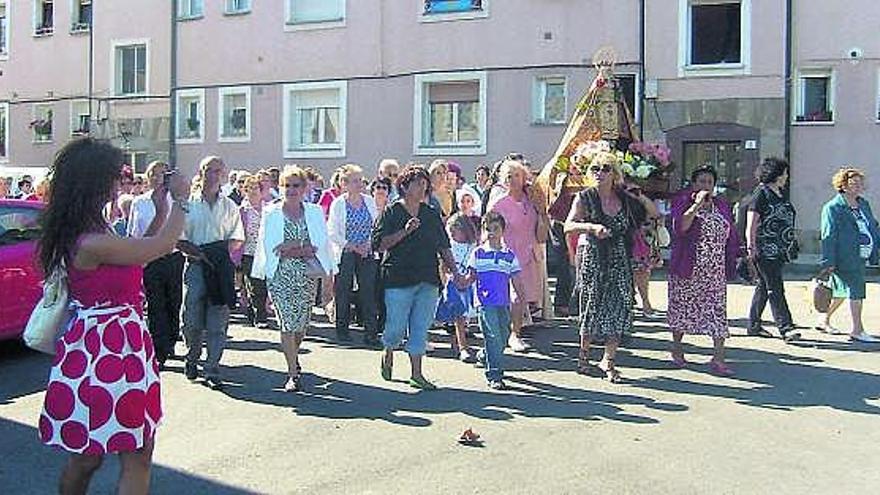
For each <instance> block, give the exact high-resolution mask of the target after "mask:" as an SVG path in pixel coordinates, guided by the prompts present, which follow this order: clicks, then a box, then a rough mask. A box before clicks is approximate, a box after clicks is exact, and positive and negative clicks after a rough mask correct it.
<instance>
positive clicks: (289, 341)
mask: <svg viewBox="0 0 880 495" xmlns="http://www.w3.org/2000/svg"><path fill="white" fill-rule="evenodd" d="M307 181H308V177H307V176H306V173H305V171H303V169H301V168H299V167H297V166H295V165H293V166H288V167H285V168H284V171H283V172H282V173H281V177H280V178H279V184H280V186H281V192H282V200H281V202H280V203H272V204H270V205H267V206H266V207H265V208H264V209H263V218H262V219H261V221H260V231H259V235H258V241H257V251H256V253H255V255H254V267H253V273H252V274H253V276H254V277H256V278H261V279H265V280H266V283H267V286H268V288H269V295H270V296H271V297H272V302H273V304H274V306H275V315H276V317H277V319H278V325H279V329H280V330H281V349H282V351H283V352H284V358H285V359H286V360H287V372H288V380H287V383H286V384H285V385H284V390H285V391H286V392H298V391H300V390H302V382H301V376H302V375H301V371H302V368H301V366H300V365H299V359H298V354H299V347H300V345H301V344H302V341H303V338H304V337H305V335H306V329H307V328H308V326H309V319H310V317H311V314H312V302H313V301H314V300H315V292H316V290H317V277H318V276H320V274H314V273H310V272H311V271H312V269H311V268H310V267H314V268H315V269H317V270H318V271H320V272H322V273H323V274H325V275H326V274H331V273H333V272H335V271H336V266H335V265H334V263H333V254H332V253H331V252H330V242H329V238H328V235H327V225H326V223H325V222H324V211H323V210H322V209H321V207H320V206H318V205H315V204H312V203H308V202H306V201H305V196H304V194H305V191H306V182H307Z"/></svg>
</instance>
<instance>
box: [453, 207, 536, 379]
mask: <svg viewBox="0 0 880 495" xmlns="http://www.w3.org/2000/svg"><path fill="white" fill-rule="evenodd" d="M506 226H507V223H506V222H505V221H504V217H503V216H501V215H500V214H499V213H497V212H494V211H493V212H489V213H487V214H486V215H485V216H484V217H483V232H484V233H485V237H486V241H485V242H484V243H483V244H482V245H480V246H479V247H478V248H477V249H475V250H474V252H473V253H471V256H470V259H469V260H468V265H467V266H468V279H469V280H470V281H471V282H473V281H476V282H477V287H476V292H477V301H476V303H477V308H478V315H479V320H480V330H481V331H482V332H483V340H484V341H485V350H484V351H483V353H482V356H481V360H482V361H483V364H484V365H485V367H486V379H487V380H488V381H489V387H490V388H492V389H494V390H504V389H505V388H506V387H505V385H504V381H503V377H504V369H503V367H502V365H501V359H502V357H503V356H504V347H505V345H507V337H508V335H509V333H510V286H511V285H513V289H514V290H515V291H516V293H517V295H520V296H521V295H524V294H525V288H524V287H523V285H522V280H520V277H519V273H520V265H519V261H518V260H517V259H516V255H514V254H513V251H511V250H510V249H509V248H507V247H506V246H505V245H504V229H505V228H506Z"/></svg>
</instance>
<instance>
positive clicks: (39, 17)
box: [32, 0, 58, 38]
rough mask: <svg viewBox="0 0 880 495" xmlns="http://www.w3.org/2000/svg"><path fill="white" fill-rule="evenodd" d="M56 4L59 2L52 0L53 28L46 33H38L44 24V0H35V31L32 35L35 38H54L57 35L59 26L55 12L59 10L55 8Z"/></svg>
mask: <svg viewBox="0 0 880 495" xmlns="http://www.w3.org/2000/svg"><path fill="white" fill-rule="evenodd" d="M56 2H58V0H52V28H51V29H48V30H46V31H42V32H38V31H37V30H38V29H42V28H41V27H40V24H42V21H43V9H42V7H43V0H33V11H34V15H33V21H34V22H33V25H34V29H33V31H32V33H33V35H34V38H43V37H46V36H52V35H53V34H55V27H56V26H57V25H58V19H57V18H56V17H57V16H56V15H55V12H56V11H57V10H58V9H56V8H55V7H56V5H55V3H56Z"/></svg>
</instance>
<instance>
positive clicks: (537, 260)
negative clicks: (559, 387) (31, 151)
mask: <svg viewBox="0 0 880 495" xmlns="http://www.w3.org/2000/svg"><path fill="white" fill-rule="evenodd" d="M122 156H123V155H122V153H121V152H120V151H119V150H118V149H116V148H114V147H112V146H110V145H109V144H106V143H103V142H100V141H97V140H93V139H90V138H84V139H79V140H76V141H73V142H71V143H70V144H68V145H67V146H65V147H64V148H63V149H62V150H61V151H60V152H59V154H58V156H57V157H56V159H55V162H54V163H53V165H52V167H51V172H50V180H51V182H49V183H48V184H47V188H46V192H45V193H44V194H45V195H44V197H43V200H45V201H46V203H47V206H46V210H45V215H44V221H43V235H42V239H41V241H40V245H39V246H40V249H39V261H40V264H41V266H42V268H43V270H44V273H46V274H50V273H54V272H56V271H58V270H61V271H62V272H63V273H66V276H67V280H68V285H69V290H70V297H71V300H72V302H73V305H74V306H75V308H76V310H75V315H74V317H73V319H72V321H71V323H70V324H69V326H68V327H67V328H66V330H65V331H64V332H63V337H62V338H61V339H60V340H59V341H58V345H57V347H56V351H57V352H56V356H55V360H54V363H53V366H52V369H51V372H50V377H49V384H48V388H47V392H46V397H45V404H44V408H43V412H42V414H41V416H40V419H39V431H40V436H41V438H42V441H43V442H44V443H46V444H49V445H55V446H59V447H61V448H63V449H64V450H66V451H68V452H70V453H72V454H73V455H72V456H71V459H70V461H69V463H68V465H67V466H66V468H65V470H64V472H63V474H62V479H61V487H62V492H64V493H81V492H84V491H85V488H86V487H87V485H88V482H89V479H90V478H91V475H92V474H93V473H94V471H95V470H96V469H97V468H98V467H99V466H100V464H101V462H102V459H103V456H104V454H108V453H118V454H120V457H121V459H122V464H121V466H122V476H121V477H120V482H119V483H120V489H125V490H129V491H127V493H128V492H130V493H143V492H145V491H146V487H147V486H148V480H149V466H150V458H151V452H152V446H153V440H154V434H155V430H156V428H157V426H158V425H159V424H160V422H161V420H162V404H161V392H160V382H161V381H160V371H161V370H162V369H163V368H164V365H165V362H166V360H168V359H170V358H172V357H173V356H174V347H175V344H176V343H177V342H178V340H179V338H180V335H181V334H182V337H183V343H184V346H185V349H186V352H185V356H183V359H184V373H185V375H186V377H187V378H188V379H190V380H193V381H195V380H197V379H198V378H199V376H200V375H201V376H203V377H204V380H205V382H206V383H207V384H209V385H210V386H211V387H212V388H215V389H220V388H222V387H223V386H224V382H223V371H222V366H221V363H222V357H223V352H224V349H225V347H226V340H227V332H228V326H229V322H230V313H231V312H232V311H234V310H239V311H241V312H242V313H243V315H244V316H245V317H246V319H247V323H248V324H249V325H253V326H255V327H258V328H264V329H275V330H277V331H278V333H279V334H280V345H281V350H282V351H283V353H284V356H285V358H286V361H287V377H286V381H285V383H284V384H283V389H284V390H285V391H286V392H292V393H295V392H297V391H300V390H302V389H303V381H302V375H303V365H302V363H301V362H300V360H299V348H300V346H301V345H302V342H303V338H304V336H305V335H306V332H307V331H308V328H309V325H310V322H311V321H312V319H313V315H314V314H316V313H320V312H321V311H318V312H316V311H314V310H315V309H316V308H320V309H321V310H322V311H323V312H324V313H325V314H326V316H327V318H328V320H329V321H330V322H332V324H333V325H334V328H335V336H336V338H337V339H338V340H339V341H340V342H349V341H351V340H352V333H351V331H352V327H353V325H354V324H355V323H357V324H358V325H359V326H361V327H363V345H365V346H367V347H369V348H373V349H376V350H377V351H381V352H379V358H380V359H378V361H379V363H378V364H379V374H380V376H381V377H382V378H383V379H384V380H391V379H392V376H393V373H394V357H395V352H396V351H398V350H399V349H401V348H402V349H403V350H404V351H405V352H406V353H407V354H408V357H409V363H410V370H409V384H410V386H412V387H414V388H416V389H420V390H433V389H435V388H436V385H435V384H434V383H433V382H432V381H431V380H429V379H428V377H427V376H426V373H425V369H424V356H425V355H426V353H428V352H430V351H431V347H432V346H431V344H430V341H429V330H430V329H431V327H432V326H434V325H437V326H444V325H446V326H447V328H448V331H449V332H450V334H451V336H452V342H453V346H452V349H453V352H454V355H455V356H456V357H457V358H459V359H460V360H461V361H464V362H466V363H473V364H475V365H476V366H477V367H481V368H483V369H484V372H483V373H484V374H485V379H486V382H487V385H488V386H489V387H490V388H491V389H494V390H503V389H505V388H506V386H505V382H504V357H503V356H504V352H505V349H506V348H507V347H509V348H510V349H511V351H513V352H528V351H529V350H530V345H529V343H528V339H527V338H526V334H525V333H524V331H523V329H524V328H526V327H528V326H530V325H534V324H535V323H537V322H538V320H539V316H538V315H539V314H540V312H539V310H540V309H544V308H543V306H544V305H545V298H544V294H545V292H546V288H547V278H548V276H549V275H551V274H552V275H556V276H557V277H558V278H559V279H560V284H559V286H558V287H557V291H556V294H555V300H554V301H553V303H552V304H553V306H554V307H555V312H556V313H562V314H564V315H569V314H570V315H571V316H576V318H577V321H578V327H579V334H580V352H579V357H578V362H577V366H576V368H575V369H576V371H577V372H579V373H582V374H586V375H590V376H593V375H595V376H600V377H604V378H606V379H608V380H609V381H611V382H617V381H618V380H620V378H621V372H620V370H619V369H618V368H617V366H616V362H615V357H616V351H617V348H618V346H619V345H620V344H621V342H623V341H625V339H626V337H627V335H629V334H630V333H631V332H632V328H633V315H634V310H635V305H636V298H637V295H638V296H639V298H640V299H641V312H642V313H643V315H644V316H646V317H649V318H656V317H657V316H658V312H657V310H656V309H655V308H654V307H653V306H652V305H651V303H650V300H649V297H648V291H647V288H648V283H649V282H648V280H649V278H650V273H651V270H652V269H654V268H656V267H657V266H659V264H660V260H659V256H658V249H657V245H658V243H657V242H656V241H652V240H651V239H656V238H657V237H658V232H657V229H658V228H659V227H660V226H663V225H669V226H670V227H669V229H670V231H671V245H670V258H669V263H668V279H669V284H668V291H669V298H668V310H667V311H668V313H667V315H666V317H667V320H668V323H669V327H670V329H671V334H672V338H671V348H670V355H671V364H672V365H673V366H675V367H678V368H683V367H686V366H688V365H689V363H688V361H687V359H686V356H685V355H684V352H683V347H682V340H683V338H684V335H706V336H709V337H711V338H712V340H713V344H714V354H713V357H712V360H711V361H710V362H709V369H710V371H712V372H713V373H716V374H719V375H724V376H727V375H732V374H733V373H734V370H733V369H732V368H731V366H730V365H729V364H728V363H727V361H726V359H725V352H724V344H725V341H726V339H727V338H728V337H729V335H730V332H729V326H728V319H727V309H728V308H727V301H726V285H727V283H728V282H729V281H731V280H733V279H735V278H736V277H738V276H741V277H744V278H752V277H753V278H754V280H755V283H756V287H755V294H754V299H753V302H752V308H751V311H750V324H749V328H748V333H749V335H754V336H759V337H767V336H772V334H770V333H769V332H768V331H767V330H766V329H765V328H764V327H763V326H762V320H761V315H762V313H763V310H764V308H765V306H766V305H767V303H768V302H769V303H770V306H771V310H772V313H773V317H774V320H775V323H776V327H777V328H778V332H779V334H780V336H781V337H782V338H783V339H785V341H786V342H792V341H794V340H796V339H798V338H799V336H800V334H799V331H800V330H799V327H797V326H796V325H795V323H794V321H793V319H792V316H791V312H790V311H789V308H788V304H787V302H786V294H785V290H784V285H783V267H784V265H785V264H786V263H788V262H790V261H791V260H792V259H794V257H795V256H796V254H797V240H796V235H795V213H794V208H793V207H792V205H791V203H790V202H789V201H788V199H787V197H786V195H785V192H784V191H785V185H786V181H787V178H788V170H789V165H788V164H787V163H786V162H785V161H783V160H779V159H767V160H765V161H764V162H763V163H762V164H761V165H760V167H759V170H758V176H759V179H760V183H761V184H760V185H759V186H758V188H757V189H756V190H755V192H754V193H753V194H752V195H751V196H750V197H749V207H748V221H747V226H746V229H745V232H744V237H745V239H744V240H741V236H742V235H741V233H740V232H739V230H738V229H737V227H736V225H737V223H736V222H735V221H734V215H733V213H732V209H731V206H730V204H729V203H728V202H727V201H726V200H725V199H724V198H723V197H722V196H721V195H717V194H715V193H714V191H715V190H716V183H717V180H718V176H717V172H716V171H715V170H714V169H712V168H710V167H704V168H700V169H697V170H695V171H694V172H693V173H692V174H691V175H690V177H689V179H690V180H689V183H688V184H689V185H688V186H687V187H686V188H684V189H683V190H681V191H679V192H677V193H676V194H674V195H672V196H671V198H670V200H669V201H668V203H665V204H663V203H660V202H659V201H657V200H656V199H651V198H649V197H648V196H647V195H646V193H645V191H643V190H642V188H641V187H640V186H639V184H638V183H637V182H635V181H632V180H629V179H628V178H627V177H626V176H625V175H624V174H623V173H622V171H621V167H620V162H619V158H618V156H617V155H615V154H613V153H606V152H600V153H588V152H586V151H585V150H583V149H578V151H577V152H576V153H575V154H574V155H573V156H572V157H571V160H572V161H574V162H575V163H578V164H580V165H582V166H583V169H584V170H585V171H586V174H587V182H586V184H587V187H586V188H584V189H583V190H582V191H580V192H578V193H577V194H576V195H575V196H574V197H573V198H572V201H571V207H570V210H569V212H568V215H567V218H566V219H565V221H564V222H554V221H552V220H551V218H550V215H549V214H548V205H547V204H546V196H545V195H544V194H542V193H541V192H540V191H539V188H537V187H536V186H535V178H536V171H534V170H532V168H531V165H530V164H529V162H528V161H527V160H526V159H525V157H523V156H522V155H519V154H510V155H507V156H505V157H503V158H502V159H501V160H499V161H498V162H496V163H494V164H493V165H491V166H480V167H479V168H478V169H477V170H476V175H475V181H474V182H472V183H468V182H467V181H466V179H465V177H464V174H463V173H462V170H461V168H460V167H459V165H458V164H456V163H454V162H452V161H448V160H443V159H437V160H434V161H433V162H431V163H430V164H429V165H421V164H416V163H411V164H407V165H405V166H400V165H399V164H398V162H397V161H395V160H392V159H384V160H382V161H381V162H380V163H379V164H378V167H377V169H376V173H375V176H373V174H372V173H368V172H366V171H365V169H364V168H362V167H361V166H359V165H355V164H346V165H343V166H341V167H339V168H338V169H337V170H335V171H334V172H333V174H332V176H331V178H330V181H329V184H328V185H326V186H325V183H324V179H323V178H322V176H321V174H320V173H318V172H317V171H316V170H315V169H313V168H308V167H300V166H296V165H288V166H284V167H269V168H266V169H264V170H260V171H257V172H244V171H232V172H228V173H227V167H226V164H225V163H224V161H223V160H222V159H221V158H220V157H216V156H208V157H206V158H204V159H203V160H202V161H201V162H200V164H199V166H198V172H197V174H196V175H195V177H193V178H192V180H189V179H187V178H185V177H183V176H182V175H181V174H179V173H173V172H171V170H170V168H169V166H168V165H167V164H165V163H162V162H153V163H151V164H150V165H149V167H148V169H147V171H146V173H145V175H144V177H143V181H142V184H140V185H138V184H137V181H136V180H135V178H134V175H133V174H132V173H131V171H130V169H128V168H127V167H124V166H123V163H122ZM84 171H87V173H84ZM864 179H865V175H864V173H863V172H862V171H860V170H858V169H855V168H850V167H847V168H843V169H841V170H840V171H839V172H838V173H837V174H835V176H834V179H833V181H832V182H833V187H834V195H833V198H832V199H831V200H830V201H829V202H828V204H826V205H825V207H824V208H823V211H822V218H821V233H822V253H823V256H822V266H821V270H822V272H823V273H824V274H826V275H828V276H829V277H830V280H831V282H830V283H831V286H832V288H833V296H834V299H833V301H832V308H831V310H830V311H829V312H828V314H827V315H824V316H823V319H822V321H820V322H819V323H818V324H817V326H818V327H819V328H821V329H822V330H824V331H827V332H835V328H834V327H833V326H832V324H831V320H830V317H831V315H832V314H833V313H834V311H835V310H836V309H838V308H839V307H840V306H841V305H842V304H843V301H845V300H848V301H849V306H850V311H851V316H852V331H851V339H852V340H853V341H862V342H874V341H876V339H875V338H874V337H872V336H870V335H868V334H867V333H865V330H864V328H863V325H862V321H861V311H862V303H863V300H864V299H865V270H866V262H872V263H876V262H877V258H878V247H880V229H878V223H877V220H876V219H875V217H874V216H873V214H872V212H871V208H870V206H869V204H868V202H867V201H866V200H865V198H864ZM560 260H564V261H562V262H560ZM548 266H549V267H550V268H551V270H550V271H551V272H552V273H549V274H548V268H547V267H548ZM565 280H568V282H565ZM142 292H143V293H144V294H145V296H146V297H145V300H144V297H142V295H141V294H142ZM572 300H575V302H574V303H572V302H571V301H572ZM271 316H274V319H273V318H271ZM273 320H274V321H273ZM475 321H476V323H477V324H476V325H472V323H474V322H475ZM474 330H479V332H480V333H481V334H482V337H483V345H482V346H481V347H478V346H476V345H475V344H474V343H475V340H474V339H473V335H474V333H475V332H474ZM593 343H597V344H601V345H602V346H604V355H603V357H602V358H601V360H600V361H598V363H597V364H596V365H592V364H591V363H590V357H591V356H590V349H591V345H592V344H593ZM203 347H205V348H206V349H207V354H206V357H205V359H204V361H202V359H201V356H202V348H203ZM200 363H202V366H201V369H200V368H199V365H200ZM278 385H281V384H278Z"/></svg>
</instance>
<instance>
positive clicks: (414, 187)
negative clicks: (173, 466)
mask: <svg viewBox="0 0 880 495" xmlns="http://www.w3.org/2000/svg"><path fill="white" fill-rule="evenodd" d="M397 188H398V191H399V193H400V198H401V199H400V200H398V201H397V202H395V203H394V204H392V205H391V206H389V207H388V208H387V209H386V210H385V212H384V213H383V214H382V217H381V218H380V219H379V223H378V224H377V226H376V229H375V230H374V232H373V239H374V241H373V244H374V245H375V246H378V249H379V251H380V252H384V253H385V255H384V259H383V261H382V269H383V270H382V273H383V277H382V283H383V286H384V287H385V306H386V310H387V316H386V321H385V329H384V332H383V333H382V344H383V346H384V347H385V351H384V353H383V354H382V364H381V372H382V378H384V379H385V380H391V373H392V366H393V359H394V349H396V348H397V346H399V345H400V344H401V342H403V339H404V337H406V352H407V353H408V354H409V357H410V365H411V371H412V374H411V378H410V381H409V384H410V386H412V387H415V388H418V389H422V390H433V389H435V388H436V387H435V386H434V384H432V383H431V382H429V381H428V380H427V379H426V378H425V376H424V375H423V374H422V357H423V356H424V355H425V349H426V346H427V341H428V327H429V326H430V324H431V321H432V320H433V318H434V311H435V310H436V308H437V301H438V299H439V295H440V267H439V266H438V257H439V258H442V260H443V264H444V267H445V269H446V271H447V272H449V273H452V274H454V279H455V281H456V283H457V284H458V285H462V283H463V282H464V280H463V279H462V277H461V276H460V275H459V274H458V272H457V270H456V266H455V260H454V259H453V257H452V252H451V250H450V243H449V237H448V236H447V235H446V229H445V228H444V227H443V221H442V220H441V219H440V214H439V212H438V211H437V210H435V209H434V208H432V207H430V206H428V205H427V204H426V203H425V199H426V198H427V197H428V195H429V194H430V179H429V176H428V173H427V172H426V171H425V169H424V168H423V167H420V166H417V165H409V166H407V167H406V168H404V170H403V171H402V172H401V174H400V175H399V176H398V178H397Z"/></svg>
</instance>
